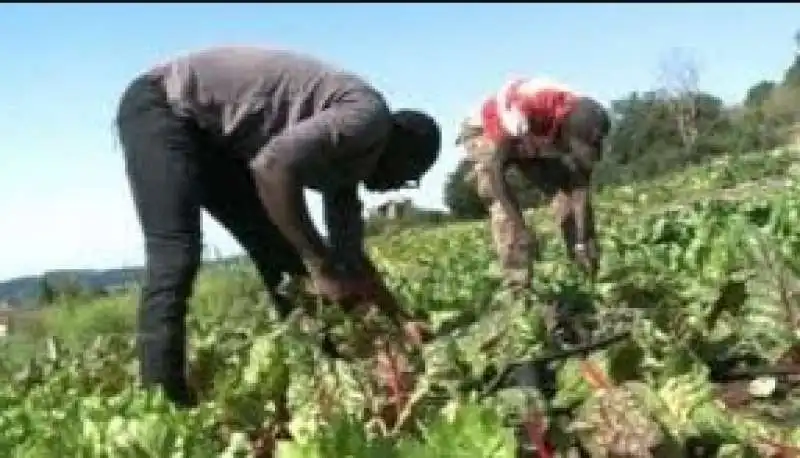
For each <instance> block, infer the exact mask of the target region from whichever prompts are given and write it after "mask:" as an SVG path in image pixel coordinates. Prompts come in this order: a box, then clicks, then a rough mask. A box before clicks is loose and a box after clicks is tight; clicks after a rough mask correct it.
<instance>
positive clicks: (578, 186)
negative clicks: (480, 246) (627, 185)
mask: <svg viewBox="0 0 800 458" xmlns="http://www.w3.org/2000/svg"><path fill="white" fill-rule="evenodd" d="M609 128H610V122H609V116H608V113H607V111H606V109H605V108H603V106H602V105H600V103H598V102H597V101H596V100H594V99H592V98H589V97H586V96H583V95H581V94H578V93H577V92H575V91H573V90H572V89H570V88H568V87H566V86H564V85H563V84H560V83H558V82H555V81H551V80H548V79H544V78H540V79H525V78H521V79H515V80H512V81H509V82H508V83H507V84H505V85H504V86H503V87H502V88H501V89H500V90H499V91H497V93H495V94H493V95H492V96H491V97H488V98H487V99H486V100H485V101H484V102H483V103H482V104H481V106H480V110H479V113H478V114H477V115H474V116H470V117H468V118H467V119H465V120H464V121H463V122H462V124H461V127H460V132H459V134H458V138H457V139H456V142H455V144H456V146H459V145H463V147H464V149H465V150H466V153H467V160H468V161H470V162H471V163H472V166H473V168H472V171H471V172H470V173H469V174H468V175H467V179H468V180H469V181H470V182H472V183H473V184H474V186H476V188H477V192H478V194H479V195H480V196H481V198H482V199H483V200H484V201H485V202H486V204H487V206H488V207H489V214H490V224H491V231H492V237H493V240H494V245H495V249H496V250H497V253H498V257H499V258H500V262H501V265H502V267H503V271H504V276H505V280H506V283H507V284H508V285H509V286H511V287H512V288H513V289H516V290H521V289H525V288H528V287H529V286H530V280H531V272H530V260H531V258H532V257H534V256H535V254H536V253H534V251H535V246H536V243H535V242H536V237H535V233H534V232H533V231H531V232H528V230H527V229H526V227H525V221H524V219H523V217H522V212H521V211H520V208H519V205H518V203H517V200H516V198H515V196H514V195H513V193H512V192H511V190H510V188H509V185H508V183H507V181H506V177H505V172H506V170H507V169H508V168H509V167H511V166H516V167H518V170H519V171H520V172H522V174H523V176H525V177H526V178H527V180H528V181H530V182H531V184H533V185H534V186H537V187H539V188H540V189H541V190H542V191H544V193H545V195H547V196H549V197H550V198H551V199H552V206H553V208H554V210H555V214H556V220H557V223H558V225H559V226H560V227H561V231H562V234H563V237H564V241H565V243H566V245H567V250H568V253H569V256H570V258H571V259H573V260H575V261H576V262H578V263H579V264H580V265H581V266H582V267H583V268H584V269H585V270H587V271H588V272H590V273H591V274H592V275H593V274H594V273H595V271H596V269H597V259H598V251H597V243H596V240H595V238H596V234H595V223H594V215H593V210H592V205H591V195H590V181H591V174H592V169H593V167H594V164H595V163H596V162H597V161H599V160H600V159H601V158H602V151H603V143H604V140H605V138H606V137H607V136H608V132H609Z"/></svg>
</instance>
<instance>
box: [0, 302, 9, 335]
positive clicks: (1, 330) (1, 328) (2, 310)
mask: <svg viewBox="0 0 800 458" xmlns="http://www.w3.org/2000/svg"><path fill="white" fill-rule="evenodd" d="M11 312H12V310H11V306H10V305H9V304H8V303H7V302H0V338H2V337H5V336H7V335H8V334H9V333H10V332H11Z"/></svg>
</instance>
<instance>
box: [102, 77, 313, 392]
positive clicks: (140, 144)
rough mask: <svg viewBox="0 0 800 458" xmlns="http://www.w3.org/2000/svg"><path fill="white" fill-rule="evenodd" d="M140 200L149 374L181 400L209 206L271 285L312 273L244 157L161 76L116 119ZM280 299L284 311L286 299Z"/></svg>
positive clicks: (130, 97) (141, 329)
mask: <svg viewBox="0 0 800 458" xmlns="http://www.w3.org/2000/svg"><path fill="white" fill-rule="evenodd" d="M117 126H118V129H119V136H120V140H121V144H122V147H123V149H124V154H125V165H126V171H127V175H128V180H129V182H130V189H131V193H132V196H133V201H134V204H135V207H136V211H137V214H138V217H139V220H140V223H141V227H142V230H143V232H144V238H145V250H146V275H145V279H144V284H143V289H142V297H141V303H140V306H139V310H138V334H137V336H138V337H137V342H138V347H139V357H140V362H141V378H142V381H143V383H144V384H145V385H154V384H155V385H160V386H162V387H163V388H164V389H165V391H166V393H167V395H168V396H169V397H170V398H171V399H173V400H174V401H175V402H177V403H184V404H187V403H191V402H192V401H191V393H190V392H189V390H188V388H187V385H186V378H185V365H186V325H185V315H186V302H187V299H188V298H189V296H190V295H191V293H192V286H193V283H194V279H195V276H196V274H197V270H198V267H199V265H200V261H201V251H202V234H201V227H200V226H201V223H200V221H201V220H200V214H201V213H200V211H201V209H205V210H206V211H207V212H208V213H209V214H210V215H211V216H212V217H213V218H214V219H216V220H217V221H219V222H220V224H222V225H223V226H224V227H225V228H226V229H227V230H228V231H230V232H231V234H232V235H233V236H234V237H235V239H236V240H237V241H238V242H239V243H240V244H241V245H242V246H243V248H244V249H245V251H246V253H247V254H248V255H249V257H250V258H251V259H252V260H253V262H254V263H255V265H256V268H257V269H258V271H259V273H260V275H261V277H262V278H263V281H264V284H265V286H266V287H267V289H268V291H270V292H272V291H274V289H275V287H276V286H277V285H278V284H279V283H280V281H281V279H282V276H283V273H284V272H286V273H291V274H298V273H303V272H305V268H304V266H303V263H302V261H301V260H300V258H299V257H298V255H297V254H296V252H295V250H294V249H293V248H292V247H291V246H290V245H289V243H288V241H287V240H286V239H285V238H284V237H283V236H282V235H281V234H280V232H279V231H278V229H277V228H276V227H275V226H274V225H273V223H272V222H271V220H270V219H269V217H268V215H267V213H266V211H265V209H264V207H263V206H262V204H261V201H260V199H259V197H258V195H257V192H256V187H255V184H254V182H253V178H252V176H251V173H250V170H249V168H248V166H247V164H246V162H245V161H244V159H242V158H241V157H238V156H237V155H236V154H235V151H232V148H233V145H224V144H222V143H220V141H219V140H217V139H214V138H213V137H212V136H211V135H209V134H207V133H204V132H203V131H202V129H200V128H199V127H198V126H197V125H196V124H195V123H193V122H192V121H191V120H187V119H183V118H179V117H177V116H175V115H174V114H173V111H172V110H171V109H170V107H169V106H168V105H167V101H166V95H165V93H164V91H163V90H162V89H161V87H160V86H159V85H158V83H157V82H155V81H153V80H151V79H148V78H147V77H139V78H138V79H136V80H134V82H133V83H131V85H130V86H129V87H128V88H127V89H126V91H125V93H124V94H123V96H122V99H121V102H120V106H119V112H118V117H117ZM273 299H275V300H276V301H278V302H277V303H278V306H279V308H280V309H281V312H282V313H283V314H284V315H285V314H286V313H288V304H287V303H286V302H284V301H281V298H279V297H274V296H273Z"/></svg>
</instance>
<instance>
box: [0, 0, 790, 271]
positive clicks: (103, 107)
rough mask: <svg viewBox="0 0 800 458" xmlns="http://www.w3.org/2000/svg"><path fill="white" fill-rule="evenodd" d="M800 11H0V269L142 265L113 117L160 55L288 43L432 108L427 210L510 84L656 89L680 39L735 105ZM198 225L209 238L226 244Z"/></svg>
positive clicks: (767, 72) (393, 7) (781, 52)
mask: <svg viewBox="0 0 800 458" xmlns="http://www.w3.org/2000/svg"><path fill="white" fill-rule="evenodd" d="M798 17H800V6H796V5H793V4H782V5H778V4H773V5H769V4H763V5H756V4H752V5H751V4H731V5H724V4H720V5H712V4H706V5H703V4H672V5H667V4H663V5H645V4H638V5H637V4H632V5H614V4H608V5H600V4H598V5H581V4H562V5H557V4H554V5H548V4H542V5H535V4H529V5H526V4H505V5H503V4H491V5H489V4H452V5H444V4H431V5H414V4H408V5H402V4H373V5H369V4H368V5H355V4H333V5H313V4H299V5H280V4H263V5H258V4H252V5H245V4H240V5H236V4H231V5H221V4H220V5H214V4H207V5H169V4H167V5H132V4H106V5H102V4H99V5H77V4H73V5H63V6H61V5H58V6H55V5H43V4H42V5H36V4H31V5H0V61H2V66H0V75H2V80H0V81H2V82H0V103H2V105H0V215H1V216H0V218H2V222H0V279H4V278H9V277H13V276H17V275H23V274H33V273H39V272H42V271H44V270H48V269H58V268H105V267H115V266H121V265H136V264H141V263H142V260H143V256H142V237H141V234H140V231H139V227H138V225H137V221H136V218H135V216H134V213H133V208H132V204H131V202H130V196H129V193H128V188H127V183H126V182H125V176H124V171H123V167H122V160H121V156H120V151H119V148H118V147H117V145H116V142H115V137H114V130H113V124H112V116H113V113H114V110H115V107H116V103H117V100H118V97H119V94H120V92H121V91H122V90H123V89H124V87H125V85H126V84H127V83H128V81H129V80H130V79H131V78H132V77H133V76H134V75H136V74H137V73H138V72H139V71H141V70H143V69H145V68H147V66H148V65H150V64H152V63H154V62H157V61H159V60H161V59H164V58H167V57H169V56H171V55H175V54H178V53H181V52H184V51H189V50H193V49H197V48H202V47H206V46H212V45H218V44H237V43H238V44H254V45H258V44H265V45H271V46H278V47H284V48H289V49H296V50H300V51H303V52H306V53H310V54H312V55H316V56H318V57H321V58H323V59H324V60H327V61H329V62H332V63H335V64H338V65H339V66H342V67H345V68H347V69H350V70H352V71H355V72H358V73H360V74H362V75H364V76H365V77H367V78H369V79H370V80H371V81H372V82H373V83H374V84H375V85H376V86H377V87H378V88H380V89H382V90H383V91H384V92H385V93H386V95H387V97H388V100H389V101H390V103H391V104H392V105H393V106H395V107H401V106H406V107H417V108H423V109H426V110H429V111H430V112H431V113H432V114H434V115H435V116H436V118H437V119H439V121H440V122H441V124H442V126H443V129H444V135H445V149H444V150H443V153H442V157H441V159H440V160H439V162H438V163H437V164H436V166H435V167H434V169H432V171H431V172H430V173H429V174H428V176H427V177H426V179H425V180H424V182H423V187H422V189H421V190H419V191H418V192H414V193H407V194H406V195H408V196H410V197H413V198H414V199H415V200H417V201H418V202H419V203H421V204H422V205H426V206H430V207H441V205H442V203H441V199H442V192H441V189H442V185H443V183H444V181H445V179H446V176H447V174H448V173H449V172H450V171H452V169H453V168H454V166H455V164H456V163H457V161H458V158H459V155H460V154H461V152H460V151H457V150H455V149H454V148H452V147H451V146H450V145H451V142H452V138H453V136H454V134H455V132H454V129H455V126H456V125H457V123H458V122H459V120H460V119H461V117H462V116H463V115H464V114H465V112H466V111H467V110H469V109H471V108H472V107H473V106H474V105H475V103H476V102H477V101H478V100H479V98H480V97H481V96H482V95H484V94H486V93H488V92H489V91H491V90H492V89H494V88H495V87H497V86H498V85H500V84H501V83H502V82H503V80H504V79H505V78H507V77H508V76H512V75H531V76H535V75H547V76H549V77H552V78H556V79H560V80H562V81H564V82H565V83H567V84H569V85H571V86H574V87H576V88H578V89H580V90H582V91H584V92H587V93H589V94H593V95H595V96H596V97H598V98H599V99H600V100H602V101H604V102H607V101H609V100H611V99H613V98H616V97H619V96H623V95H624V94H626V93H627V92H628V91H631V90H647V89H650V88H652V87H654V86H655V85H656V84H657V81H658V71H659V65H660V61H661V60H662V59H663V58H664V57H665V56H666V55H668V53H670V51H671V50H673V49H675V48H683V49H687V50H689V51H691V53H692V54H693V55H694V56H696V57H697V58H698V60H699V63H700V71H701V86H702V87H704V88H706V89H711V90H712V91H713V92H714V93H715V94H717V95H719V96H721V97H723V98H724V99H726V100H729V101H737V100H739V99H740V98H741V96H742V95H743V93H744V91H745V90H746V89H747V88H748V87H749V86H750V85H751V84H753V83H754V82H755V81H758V80H760V79H763V78H779V77H780V75H781V74H782V72H783V70H784V69H785V68H786V67H787V66H788V64H789V62H790V60H791V59H792V52H793V41H792V40H793V35H794V32H795V28H796V27H798V26H800V24H798V23H797V18H798ZM387 197H391V196H386V195H383V196H366V198H365V201H366V203H367V204H368V205H374V204H375V203H378V202H380V201H382V200H384V199H386V198H387ZM310 200H311V208H312V212H314V213H315V214H318V213H319V199H318V198H317V197H316V196H312V198H311V199H310ZM205 228H206V229H205V239H206V243H207V244H209V245H212V246H215V247H217V248H218V249H219V251H221V252H222V253H224V254H228V253H233V252H238V251H239V247H238V246H237V245H236V244H235V242H233V241H232V239H231V238H230V237H229V236H227V234H226V233H225V232H224V230H222V229H221V228H220V227H219V226H217V225H216V224H215V223H213V222H210V220H208V219H206V222H205Z"/></svg>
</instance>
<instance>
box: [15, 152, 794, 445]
mask: <svg viewBox="0 0 800 458" xmlns="http://www.w3.org/2000/svg"><path fill="white" fill-rule="evenodd" d="M798 153H800V152H799V151H796V150H777V151H774V152H767V153H757V154H753V155H737V156H730V157H721V158H719V159H718V160H716V161H715V162H713V163H711V164H707V165H703V166H695V167H692V168H689V169H687V171H685V172H684V173H680V174H677V175H671V176H665V177H662V178H659V179H658V180H655V181H649V182H643V183H641V184H640V183H636V182H634V183H631V184H629V185H627V186H625V187H619V188H608V189H606V190H604V191H602V192H600V193H599V196H598V198H597V207H598V216H599V217H600V222H599V227H600V231H601V241H602V250H603V258H602V264H601V269H600V273H599V275H598V278H597V280H596V281H595V282H594V283H592V284H588V283H586V282H584V281H583V280H582V278H581V277H580V275H579V274H578V273H577V272H576V271H575V270H574V268H573V267H572V266H571V265H570V264H568V263H567V262H566V260H565V256H564V253H563V248H562V246H561V244H560V242H559V241H558V239H557V235H556V234H557V233H556V229H555V228H554V227H553V226H552V224H550V223H549V219H548V218H543V217H542V216H543V215H542V214H541V212H543V211H546V210H544V209H542V210H534V211H533V212H531V213H530V214H529V215H528V216H529V217H530V218H531V219H532V220H534V221H537V222H539V225H540V227H541V228H542V229H541V232H542V234H543V236H544V238H545V240H546V243H545V246H544V250H543V255H542V257H543V259H542V261H541V262H539V263H537V266H536V279H535V281H534V283H533V285H532V287H531V294H530V297H529V301H527V302H526V303H523V302H516V301H511V300H508V299H507V298H506V296H505V295H504V294H503V293H502V292H501V291H500V290H499V288H498V287H499V284H500V281H499V277H498V275H497V267H496V259H495V256H494V253H493V251H492V249H491V247H490V244H489V243H488V242H489V240H488V232H487V227H486V223H485V222H477V223H455V224H451V225H448V226H446V227H437V228H433V229H423V228H411V229H406V230H403V231H397V232H393V233H391V234H389V235H386V236H382V237H378V238H373V239H371V240H370V248H371V251H372V255H373V256H374V258H375V259H376V261H377V263H378V265H379V266H380V268H381V269H382V270H384V271H385V273H386V276H387V281H388V283H389V285H390V287H391V288H392V289H393V291H394V292H395V293H396V294H397V295H398V297H399V298H400V300H401V302H402V303H403V304H404V305H405V306H406V307H408V308H409V309H410V310H414V311H415V312H417V313H418V314H420V315H421V316H424V317H425V319H426V320H427V321H428V322H429V323H431V325H432V327H433V328H434V329H435V330H437V331H439V333H438V334H439V335H440V337H438V338H436V339H435V340H433V341H432V342H431V343H429V344H426V345H425V347H424V348H423V349H422V351H421V353H420V354H417V355H413V356H412V358H411V361H410V367H411V370H412V375H413V376H412V379H413V381H414V383H413V385H412V386H411V387H410V388H409V390H408V398H409V401H408V403H407V404H405V405H404V407H403V408H398V406H396V405H395V404H394V403H393V402H392V400H391V399H390V398H389V396H388V394H387V393H386V391H385V387H384V385H383V384H382V383H381V382H380V381H379V379H378V378H376V376H375V375H374V369H375V363H374V361H371V360H367V359H363V360H354V361H351V362H342V361H333V360H330V359H328V358H327V357H325V356H324V355H323V354H322V353H321V352H320V350H319V349H318V347H317V346H316V345H315V344H314V340H313V336H314V335H316V334H318V333H319V332H320V329H321V328H322V325H323V324H324V323H328V324H332V325H333V331H332V333H333V335H334V336H336V339H337V342H339V344H340V345H346V344H348V343H349V342H352V341H355V340H357V339H358V338H359V334H358V332H357V331H355V329H359V324H358V321H357V318H354V317H348V316H345V315H344V314H342V313H341V312H340V311H338V310H327V311H325V313H324V316H319V317H316V318H314V317H312V318H305V319H301V317H299V316H297V317H293V318H292V319H290V320H289V321H287V322H283V323H279V322H278V321H276V319H275V318H274V316H273V313H272V311H271V309H270V308H269V306H268V304H267V303H266V302H265V301H264V299H263V295H262V293H261V286H260V285H259V283H258V279H257V275H256V274H255V273H254V271H253V270H252V268H251V267H250V266H249V265H246V264H244V265H226V266H219V267H215V268H213V269H207V270H206V271H205V272H204V273H203V274H202V276H201V279H200V280H199V282H198V286H197V289H196V293H195V296H194V298H193V300H192V304H191V307H190V310H191V314H190V318H189V325H190V329H191V347H190V349H191V354H190V360H191V363H190V374H191V380H192V383H193V385H194V386H195V387H196V388H197V390H198V391H199V394H200V397H201V399H202V401H203V402H202V404H201V406H200V407H198V408H196V409H192V410H189V411H178V410H175V409H174V408H173V407H172V406H170V405H169V404H168V403H167V402H165V401H164V399H163V398H162V397H161V396H160V394H158V393H146V392H143V391H140V390H139V389H138V388H137V387H136V377H135V374H136V360H135V358H134V355H135V347H134V339H133V321H132V318H133V310H134V309H135V300H134V297H133V296H132V295H130V296H122V297H116V298H103V299H97V300H93V301H91V302H88V303H81V302H69V301H68V302H66V303H64V304H62V305H61V306H60V307H54V308H49V309H46V310H45V311H43V312H42V313H43V314H44V318H43V319H42V323H43V326H45V330H44V331H42V333H43V334H46V335H51V336H55V338H51V339H48V340H46V341H44V342H40V343H39V346H38V351H37V352H36V355H35V358H33V359H31V360H30V361H24V364H22V365H20V364H14V363H13V362H11V361H6V360H4V361H3V362H2V364H0V377H2V380H3V381H5V383H2V384H0V407H2V408H1V409H0V450H4V451H5V452H6V453H5V456H9V457H38V456H78V457H127V456H142V457H144V456H152V457H163V456H175V457H178V456H185V457H197V458H204V457H209V458H211V457H219V456H223V457H245V456H267V455H266V452H265V451H264V450H266V449H270V448H272V447H273V446H276V447H277V448H278V450H279V453H280V455H279V456H287V457H293V456H303V457H316V456H364V457H371V456H387V457H403V458H406V457H411V458H415V457H425V458H429V457H430V458H436V457H462V456H463V457H467V456H487V457H511V456H514V453H515V452H514V449H515V442H516V441H515V439H514V435H513V432H512V431H511V429H510V428H509V426H507V425H506V422H505V421H504V419H506V418H512V419H513V418H517V419H519V418H525V416H527V415H530V414H531V412H530V409H531V408H533V409H535V410H536V412H538V414H540V415H541V416H543V419H544V420H543V421H544V423H545V424H546V425H547V427H548V429H549V430H550V433H549V436H550V439H551V442H552V443H553V445H554V446H555V448H556V449H557V451H558V453H560V454H561V455H559V456H566V453H567V450H569V449H572V448H574V447H576V446H577V444H581V445H582V446H583V447H584V448H586V449H587V450H591V451H593V453H594V455H593V456H603V453H605V452H606V451H608V450H610V449H612V448H616V449H617V450H618V451H619V450H621V449H624V450H628V451H631V450H642V449H643V447H647V446H652V447H653V449H654V455H653V456H666V457H669V456H685V455H684V453H683V451H682V450H684V449H685V447H687V446H688V444H692V443H697V442H698V441H699V442H703V443H707V444H716V445H718V446H719V450H718V451H717V452H714V454H712V455H709V456H717V457H746V456H756V455H754V453H755V450H758V449H762V448H764V447H766V445H765V443H766V442H775V443H779V444H783V445H791V444H794V445H795V446H800V435H798V433H797V431H798V430H800V424H798V423H797V420H796V419H797V417H798V414H800V406H799V405H798V404H797V400H798V399H800V397H798V393H797V390H796V389H795V391H792V388H791V387H788V388H785V387H784V388H780V389H776V390H774V391H773V392H771V393H767V394H768V396H767V398H763V399H756V400H755V401H753V402H752V403H751V404H750V406H749V407H748V410H746V411H745V410H737V409H733V408H728V407H725V405H724V404H722V403H721V402H720V400H719V399H720V398H719V394H718V392H719V390H721V389H723V390H724V387H723V386H719V385H717V384H715V383H712V381H711V380H710V376H709V374H710V372H711V371H712V369H715V368H716V367H718V366H719V364H721V361H722V360H730V359H732V358H749V359H752V360H756V361H761V362H763V363H765V364H766V363H772V362H774V361H777V360H779V359H781V358H786V357H787V355H789V354H790V353H791V351H797V349H798V348H800V335H798V333H797V324H798V318H797V317H798V316H800V304H798V301H797V298H796V296H795V295H793V292H794V291H796V288H797V287H798V286H797V282H798V279H800V263H798V262H797V259H798V255H800V237H799V236H798V235H797V230H796V228H797V226H798V224H800V178H799V177H798V171H800V170H799V169H798V167H797V165H796V164H797V162H798ZM554 300H555V301H556V302H558V303H560V304H565V305H567V306H569V308H570V309H571V310H572V311H571V313H572V315H571V316H570V318H569V321H570V322H572V323H574V324H575V326H578V325H580V326H581V329H584V331H585V332H587V333H588V334H589V335H592V336H595V337H597V336H602V335H606V334H608V333H609V332H612V331H613V330H614V329H618V328H620V327H626V328H630V329H631V330H632V332H633V338H632V339H630V340H629V341H627V342H624V343H621V344H618V345H616V346H614V347H611V348H608V349H606V350H601V351H597V352H595V353H594V354H593V355H591V357H590V358H589V361H590V362H591V364H594V366H595V367H597V368H599V370H600V371H601V372H603V373H604V374H605V375H604V376H605V378H607V381H606V382H607V383H610V384H611V386H609V387H602V386H600V387H598V385H597V381H596V380H594V379H593V377H589V376H588V375H587V372H586V369H585V368H584V366H583V364H584V363H582V362H581V360H580V359H579V358H577V357H575V358H572V359H569V360H567V361H565V362H563V363H560V364H559V365H557V366H556V369H557V374H556V375H557V394H556V397H555V398H554V399H547V398H546V397H544V395H543V393H540V392H538V391H537V390H525V392H520V391H521V390H515V389H509V390H503V391H501V392H500V393H498V395H496V396H490V397H488V398H480V397H479V396H478V395H477V391H478V390H479V388H480V386H481V374H483V373H484V372H485V371H486V370H489V369H490V368H492V367H495V368H499V367H502V365H503V364H505V363H506V362H509V361H512V360H518V359H521V358H528V357H535V356H537V355H541V354H543V352H546V351H550V350H553V349H554V346H555V344H554V343H553V342H552V341H551V339H549V333H548V331H547V329H549V328H548V325H547V324H546V323H547V319H546V315H547V311H548V310H549V307H548V304H551V303H553V301H554ZM531 304H533V306H532V307H531ZM17 337H18V336H17ZM6 351H16V348H15V347H14V345H13V344H12V345H11V347H9V348H8V349H7V350H6ZM759 383H761V384H764V383H766V384H767V385H768V384H769V380H767V381H766V382H764V381H759ZM526 400H527V401H526ZM567 406H577V409H575V410H574V411H573V414H572V415H571V416H569V417H567V418H564V417H563V416H559V415H555V414H550V412H552V410H551V409H554V408H556V407H561V408H564V407H567ZM282 407H285V408H286V409H287V410H288V412H289V414H290V416H291V418H290V421H289V422H288V423H283V422H282V421H281V418H283V413H282V411H283V408H282ZM393 409H397V411H395V410H393ZM392 411H394V412H395V414H393V415H389V416H387V412H392ZM391 416H396V417H399V418H401V419H402V420H401V421H399V423H393V422H391V421H389V417H391ZM776 418H777V419H778V420H776ZM281 424H284V429H285V430H286V432H288V433H291V435H292V437H293V440H283V439H281V440H277V442H276V439H275V437H276V430H278V429H279V426H280V425H281ZM615 438H616V439H615ZM276 444H277V445H276Z"/></svg>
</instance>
